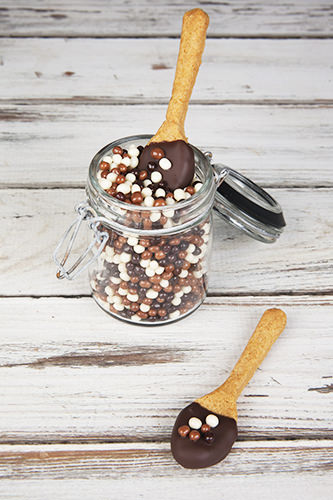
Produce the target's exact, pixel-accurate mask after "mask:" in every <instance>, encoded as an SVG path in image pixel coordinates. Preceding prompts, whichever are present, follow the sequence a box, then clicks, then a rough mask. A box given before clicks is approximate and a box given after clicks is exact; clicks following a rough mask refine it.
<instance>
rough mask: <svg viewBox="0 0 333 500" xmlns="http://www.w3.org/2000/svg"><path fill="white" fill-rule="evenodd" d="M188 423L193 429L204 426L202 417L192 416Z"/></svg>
mask: <svg viewBox="0 0 333 500" xmlns="http://www.w3.org/2000/svg"><path fill="white" fill-rule="evenodd" d="M188 425H189V426H190V427H191V429H200V428H201V426H202V422H201V420H200V418H197V417H191V418H190V420H189V421H188Z"/></svg>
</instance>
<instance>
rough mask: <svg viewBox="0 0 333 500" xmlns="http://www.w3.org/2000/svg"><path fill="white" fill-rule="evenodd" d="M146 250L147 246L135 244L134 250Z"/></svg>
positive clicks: (137, 251) (141, 251) (139, 251)
mask: <svg viewBox="0 0 333 500" xmlns="http://www.w3.org/2000/svg"><path fill="white" fill-rule="evenodd" d="M144 251H145V247H143V246H142V245H134V252H136V253H143V252H144Z"/></svg>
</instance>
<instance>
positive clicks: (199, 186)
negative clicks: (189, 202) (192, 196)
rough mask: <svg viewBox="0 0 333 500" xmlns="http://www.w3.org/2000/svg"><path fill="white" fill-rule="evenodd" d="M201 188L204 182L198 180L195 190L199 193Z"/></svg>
mask: <svg viewBox="0 0 333 500" xmlns="http://www.w3.org/2000/svg"><path fill="white" fill-rule="evenodd" d="M201 188H202V183H201V182H197V183H196V185H195V186H194V191H195V192H196V193H197V192H198V191H199V189H201Z"/></svg>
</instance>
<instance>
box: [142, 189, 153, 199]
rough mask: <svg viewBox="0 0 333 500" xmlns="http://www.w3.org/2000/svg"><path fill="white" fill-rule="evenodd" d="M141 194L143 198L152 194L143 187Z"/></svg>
mask: <svg viewBox="0 0 333 500" xmlns="http://www.w3.org/2000/svg"><path fill="white" fill-rule="evenodd" d="M141 194H142V196H143V197H144V198H146V196H151V195H152V194H153V192H152V190H151V189H150V188H149V187H145V188H143V189H142V191H141Z"/></svg>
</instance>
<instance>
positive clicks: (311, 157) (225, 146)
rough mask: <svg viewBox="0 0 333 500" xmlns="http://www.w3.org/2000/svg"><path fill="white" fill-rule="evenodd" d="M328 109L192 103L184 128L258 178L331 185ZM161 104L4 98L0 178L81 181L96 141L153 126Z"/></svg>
mask: <svg viewBox="0 0 333 500" xmlns="http://www.w3.org/2000/svg"><path fill="white" fill-rule="evenodd" d="M332 109H333V108H332V107H331V106H327V107H323V106H319V105H318V106H292V105H291V106H267V105H260V106H259V105H258V106H254V105H248V106H242V105H238V106H237V105H214V106H207V105H193V106H190V109H189V113H188V119H187V123H186V130H187V133H188V135H189V139H190V142H192V144H195V145H197V146H198V147H200V148H201V149H202V150H203V151H205V150H209V151H212V152H213V155H214V156H213V158H214V161H216V162H222V163H225V164H226V165H229V166H230V167H232V168H234V169H236V170H239V171H241V172H242V173H243V174H245V175H247V176H249V177H250V178H252V179H253V180H254V181H255V182H257V183H259V184H261V185H263V186H281V187H282V186H284V187H288V186H293V187H294V186H299V187H300V186H333V177H332V162H331V158H332V157H333V142H332V136H333V125H332ZM165 111H166V105H153V106H151V105H138V106H131V105H120V106H117V105H105V104H104V105H102V104H99V105H92V104H91V105H82V104H81V105H79V104H76V105H75V104H57V105H54V104H30V105H28V106H27V105H25V104H6V105H5V104H4V105H2V107H1V110H0V141H1V151H0V164H1V168H0V186H1V187H6V186H11V187H44V186H46V187H69V186H72V187H84V185H85V182H86V177H87V172H88V165H89V162H90V160H91V158H92V157H93V155H94V154H95V153H96V152H97V151H98V150H99V149H101V148H102V147H103V146H104V145H105V144H107V143H109V142H111V141H112V140H114V139H116V138H119V137H125V136H128V135H134V134H137V133H153V132H154V130H157V128H158V127H159V125H160V123H161V122H162V120H163V118H164V115H165ZM137 116H140V123H138V121H137ZM9 172H10V175H9Z"/></svg>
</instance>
